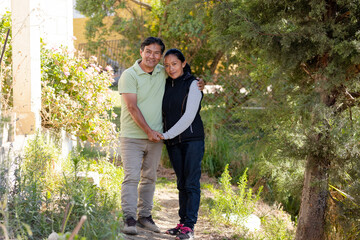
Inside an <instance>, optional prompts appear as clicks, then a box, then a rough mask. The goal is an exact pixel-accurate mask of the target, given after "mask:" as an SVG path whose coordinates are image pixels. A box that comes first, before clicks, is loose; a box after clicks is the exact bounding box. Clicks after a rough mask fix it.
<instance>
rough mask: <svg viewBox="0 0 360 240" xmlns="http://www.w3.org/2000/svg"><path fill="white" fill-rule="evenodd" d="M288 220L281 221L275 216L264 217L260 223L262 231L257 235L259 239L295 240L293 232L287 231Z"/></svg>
mask: <svg viewBox="0 0 360 240" xmlns="http://www.w3.org/2000/svg"><path fill="white" fill-rule="evenodd" d="M289 222H290V219H282V218H280V217H277V216H265V217H264V218H263V219H262V221H261V223H262V228H263V229H264V230H263V231H262V232H261V233H260V234H258V236H257V237H258V238H259V239H277V240H292V239H294V238H295V233H294V231H291V230H289V228H288V226H287V225H288V224H289Z"/></svg>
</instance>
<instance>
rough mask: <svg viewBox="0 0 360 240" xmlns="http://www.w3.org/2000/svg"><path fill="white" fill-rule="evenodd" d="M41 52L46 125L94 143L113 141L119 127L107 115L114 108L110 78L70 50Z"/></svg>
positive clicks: (43, 123) (44, 124)
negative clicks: (116, 127)
mask: <svg viewBox="0 0 360 240" xmlns="http://www.w3.org/2000/svg"><path fill="white" fill-rule="evenodd" d="M41 51H42V52H41V69H42V71H41V72H42V76H41V78H42V108H41V116H42V125H43V126H44V127H46V128H52V129H57V130H60V129H64V130H65V131H66V132H68V133H70V134H72V135H74V136H76V137H79V138H80V139H81V140H83V141H85V140H87V141H89V142H91V143H95V142H97V143H100V144H109V143H110V142H111V141H113V140H114V139H115V138H116V136H115V125H114V124H113V123H112V122H111V116H110V115H109V114H108V112H107V111H109V110H111V109H112V107H113V100H112V98H111V95H110V93H111V90H110V89H109V86H110V85H111V83H112V80H111V78H110V74H109V73H107V72H106V71H104V69H101V67H100V66H98V65H97V64H96V61H95V60H94V59H93V61H92V62H90V63H89V62H88V61H86V60H85V59H84V58H82V57H79V56H76V55H75V52H74V51H71V50H69V49H67V48H64V47H62V48H59V49H48V48H46V46H44V45H43V46H42V50H41ZM110 114H111V113H110Z"/></svg>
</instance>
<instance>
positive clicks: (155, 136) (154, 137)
mask: <svg viewBox="0 0 360 240" xmlns="http://www.w3.org/2000/svg"><path fill="white" fill-rule="evenodd" d="M147 135H148V139H149V141H152V142H159V141H160V140H161V139H163V136H162V134H161V133H159V132H157V131H154V130H151V131H150V132H148V133H147Z"/></svg>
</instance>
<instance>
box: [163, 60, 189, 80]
mask: <svg viewBox="0 0 360 240" xmlns="http://www.w3.org/2000/svg"><path fill="white" fill-rule="evenodd" d="M185 64H186V61H184V62H181V61H180V59H178V58H177V56H175V55H173V54H170V55H167V56H166V57H165V59H164V66H165V71H166V73H167V74H168V75H169V77H171V78H172V79H175V78H178V77H180V76H181V75H183V74H184V67H185Z"/></svg>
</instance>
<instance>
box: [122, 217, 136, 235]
mask: <svg viewBox="0 0 360 240" xmlns="http://www.w3.org/2000/svg"><path fill="white" fill-rule="evenodd" d="M123 233H126V234H130V235H136V234H138V232H137V229H136V220H135V219H134V218H133V217H127V218H126V220H125V221H124V229H123Z"/></svg>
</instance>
